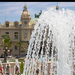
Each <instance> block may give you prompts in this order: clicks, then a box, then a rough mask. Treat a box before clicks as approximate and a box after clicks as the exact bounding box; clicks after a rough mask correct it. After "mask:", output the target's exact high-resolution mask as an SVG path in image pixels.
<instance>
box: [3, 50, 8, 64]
mask: <svg viewBox="0 0 75 75" xmlns="http://www.w3.org/2000/svg"><path fill="white" fill-rule="evenodd" d="M6 60H7V50H5V52H4V62H5V63H6Z"/></svg>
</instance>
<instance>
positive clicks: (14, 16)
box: [0, 2, 75, 24]
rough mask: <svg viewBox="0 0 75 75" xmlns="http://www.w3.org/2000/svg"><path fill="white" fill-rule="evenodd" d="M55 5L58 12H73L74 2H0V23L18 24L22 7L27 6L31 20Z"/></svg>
mask: <svg viewBox="0 0 75 75" xmlns="http://www.w3.org/2000/svg"><path fill="white" fill-rule="evenodd" d="M57 3H58V6H59V10H61V9H62V8H64V9H70V10H74V11H75V2H0V22H1V24H3V23H4V22H5V21H6V20H8V21H9V22H14V21H18V22H20V18H21V14H22V12H23V6H24V5H27V9H28V11H29V13H30V16H31V18H35V14H37V15H38V14H39V12H40V10H46V8H47V7H48V6H53V7H56V6H57Z"/></svg>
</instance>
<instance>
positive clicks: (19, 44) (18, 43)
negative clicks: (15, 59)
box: [17, 42, 22, 57]
mask: <svg viewBox="0 0 75 75" xmlns="http://www.w3.org/2000/svg"><path fill="white" fill-rule="evenodd" d="M17 46H18V47H19V57H21V48H22V42H17Z"/></svg>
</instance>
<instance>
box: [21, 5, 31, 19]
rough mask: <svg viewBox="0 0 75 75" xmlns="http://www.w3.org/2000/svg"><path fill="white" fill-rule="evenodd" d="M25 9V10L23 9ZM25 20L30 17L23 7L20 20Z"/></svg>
mask: <svg viewBox="0 0 75 75" xmlns="http://www.w3.org/2000/svg"><path fill="white" fill-rule="evenodd" d="M25 8H26V9H25ZM26 18H29V19H31V16H30V13H29V12H28V10H27V7H26V6H24V10H23V12H22V15H21V20H22V19H26Z"/></svg>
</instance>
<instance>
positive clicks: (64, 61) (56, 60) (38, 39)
mask: <svg viewBox="0 0 75 75" xmlns="http://www.w3.org/2000/svg"><path fill="white" fill-rule="evenodd" d="M74 37H75V11H73V10H69V9H67V10H65V9H64V8H63V9H62V10H56V9H55V7H47V10H46V11H42V14H41V16H40V17H39V19H38V20H37V22H36V25H35V27H34V30H33V32H32V35H31V39H30V41H29V47H28V52H27V56H26V59H25V64H24V71H23V74H21V75H73V72H74V69H73V65H74V64H73V63H74V61H73V58H75V39H74ZM49 57H50V61H49ZM48 62H50V63H51V64H50V65H51V67H50V71H49V72H50V73H48V69H47V68H48ZM38 69H39V70H38ZM37 70H38V71H37ZM37 72H38V73H37Z"/></svg>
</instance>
